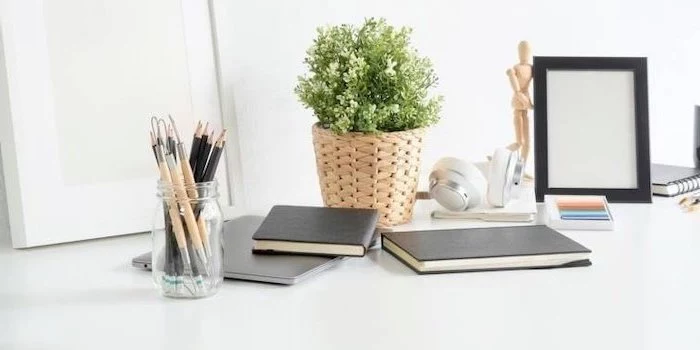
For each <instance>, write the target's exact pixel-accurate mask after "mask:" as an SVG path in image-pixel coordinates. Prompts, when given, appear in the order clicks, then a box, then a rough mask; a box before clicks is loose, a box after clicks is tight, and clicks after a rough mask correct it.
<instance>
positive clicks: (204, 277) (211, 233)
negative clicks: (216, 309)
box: [151, 181, 224, 298]
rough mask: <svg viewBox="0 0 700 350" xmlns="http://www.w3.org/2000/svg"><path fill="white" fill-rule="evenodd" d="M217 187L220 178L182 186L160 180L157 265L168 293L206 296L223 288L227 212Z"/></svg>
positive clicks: (160, 282) (159, 279)
mask: <svg viewBox="0 0 700 350" xmlns="http://www.w3.org/2000/svg"><path fill="white" fill-rule="evenodd" d="M217 188H218V184H217V182H216V181H212V182H203V183H197V184H195V185H189V186H187V185H186V186H184V188H183V187H181V188H179V189H178V188H175V185H173V184H169V183H164V182H162V181H161V182H159V183H158V204H157V205H156V212H155V218H154V221H153V230H152V231H151V232H152V238H153V256H152V270H153V282H154V283H155V285H156V287H157V288H158V289H159V290H160V292H161V294H163V295H164V296H166V297H173V298H202V297H206V296H210V295H214V294H215V293H216V292H217V291H218V290H219V288H220V287H221V283H222V282H223V279H224V270H223V254H224V252H223V245H222V232H223V216H222V214H221V207H220V206H219V192H218V189H217ZM183 190H184V191H183Z"/></svg>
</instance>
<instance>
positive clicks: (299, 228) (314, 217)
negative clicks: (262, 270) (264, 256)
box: [253, 205, 379, 256]
mask: <svg viewBox="0 0 700 350" xmlns="http://www.w3.org/2000/svg"><path fill="white" fill-rule="evenodd" d="M378 218H379V214H378V212H377V211H376V210H375V209H354V208H323V207H300V206H286V205H276V206H274V207H272V210H270V213H269V214H268V215H267V217H266V218H265V221H263V223H262V224H261V225H260V228H258V230H257V231H256V232H255V234H254V235H253V240H254V243H253V251H254V252H256V253H294V254H310V255H325V256H364V255H365V253H366V252H367V249H368V248H369V245H370V242H371V241H372V236H373V235H374V230H375V227H376V226H377V219H378Z"/></svg>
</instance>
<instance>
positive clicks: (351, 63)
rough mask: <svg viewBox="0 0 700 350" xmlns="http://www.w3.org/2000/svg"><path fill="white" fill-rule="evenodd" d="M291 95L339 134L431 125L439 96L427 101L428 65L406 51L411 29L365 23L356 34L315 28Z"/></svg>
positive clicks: (431, 79)
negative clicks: (302, 73)
mask: <svg viewBox="0 0 700 350" xmlns="http://www.w3.org/2000/svg"><path fill="white" fill-rule="evenodd" d="M317 32H318V36H317V38H316V39H315V40H314V43H313V45H312V46H311V48H309V50H308V51H307V57H306V59H305V60H304V63H306V65H307V66H308V68H309V74H308V75H307V76H301V77H299V84H298V85H297V86H296V88H295V89H294V91H295V92H296V94H297V95H298V96H299V99H300V100H301V102H302V103H303V104H304V106H306V107H308V108H311V109H312V110H313V111H314V114H315V115H316V117H318V120H319V122H320V123H321V125H323V126H324V127H326V128H330V129H331V130H333V131H334V132H335V133H337V134H344V133H346V132H349V131H360V132H366V133H376V132H380V131H402V130H410V129H415V128H420V127H424V126H429V125H433V124H435V123H436V122H437V121H438V120H439V118H440V117H439V116H438V114H439V112H440V107H441V103H442V96H435V97H430V96H428V90H429V89H430V87H432V86H434V85H435V84H436V83H437V80H438V79H437V76H436V75H435V72H434V71H433V68H432V64H431V63H430V60H428V58H425V57H420V56H419V55H418V52H417V51H416V50H415V49H414V48H412V47H411V45H410V34H411V29H410V28H406V27H402V28H400V29H396V28H394V27H392V26H390V25H388V24H387V23H386V21H385V20H384V19H379V20H377V19H374V18H370V19H366V20H365V22H364V24H363V25H362V26H360V27H359V28H358V27H356V26H351V25H347V24H344V25H340V26H332V27H325V28H319V29H318V30H317Z"/></svg>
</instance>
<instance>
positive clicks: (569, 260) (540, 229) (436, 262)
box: [382, 225, 591, 273]
mask: <svg viewBox="0 0 700 350" xmlns="http://www.w3.org/2000/svg"><path fill="white" fill-rule="evenodd" d="M382 248H383V249H384V250H386V251H388V252H389V253H391V254H392V255H394V256H395V257H397V258H398V259H399V260H401V261H402V262H404V263H405V264H406V265H408V266H409V267H410V268H412V269H413V270H415V271H416V272H418V273H440V272H458V271H488V270H513V269H533V268H553V267H575V266H588V265H590V264H591V262H590V260H589V257H590V253H591V251H590V250H589V249H588V248H586V247H584V246H582V245H581V244H579V243H576V242H575V241H573V240H572V239H570V238H568V237H566V236H564V235H562V234H561V233H559V232H557V231H555V230H553V229H551V228H549V227H547V226H544V225H537V226H513V227H493V228H474V229H456V230H438V231H411V232H386V233H383V234H382Z"/></svg>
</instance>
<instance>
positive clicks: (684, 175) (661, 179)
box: [651, 164, 700, 197]
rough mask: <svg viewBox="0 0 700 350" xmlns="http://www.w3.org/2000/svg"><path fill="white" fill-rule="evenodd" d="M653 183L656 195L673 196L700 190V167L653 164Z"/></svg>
mask: <svg viewBox="0 0 700 350" xmlns="http://www.w3.org/2000/svg"><path fill="white" fill-rule="evenodd" d="M651 183H652V190H653V192H654V194H655V195H659V196H666V197H673V196H677V195H679V194H683V193H688V192H692V191H696V190H700V169H696V168H690V167H683V166H675V165H665V164H652V165H651Z"/></svg>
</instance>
